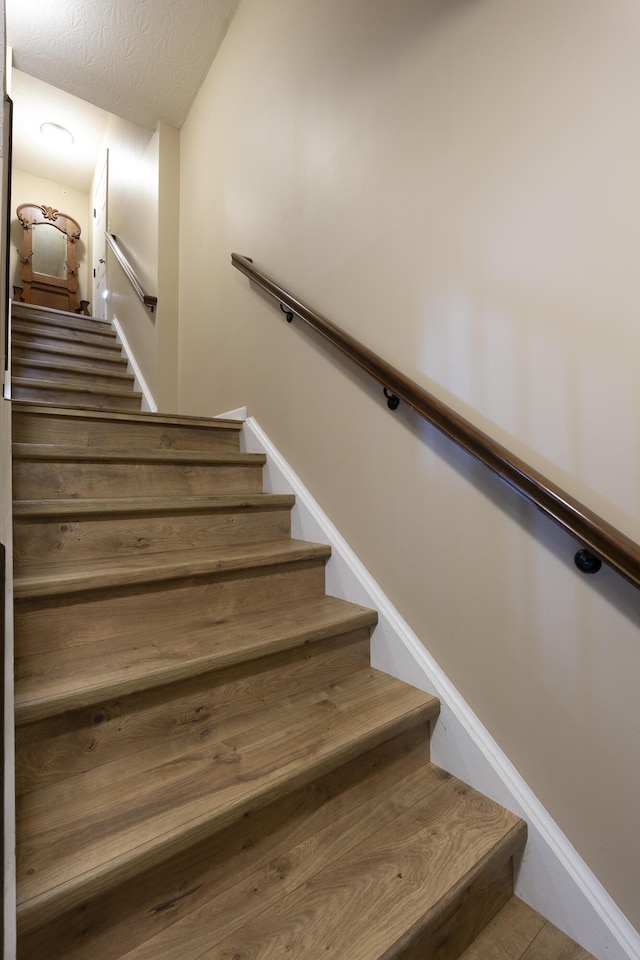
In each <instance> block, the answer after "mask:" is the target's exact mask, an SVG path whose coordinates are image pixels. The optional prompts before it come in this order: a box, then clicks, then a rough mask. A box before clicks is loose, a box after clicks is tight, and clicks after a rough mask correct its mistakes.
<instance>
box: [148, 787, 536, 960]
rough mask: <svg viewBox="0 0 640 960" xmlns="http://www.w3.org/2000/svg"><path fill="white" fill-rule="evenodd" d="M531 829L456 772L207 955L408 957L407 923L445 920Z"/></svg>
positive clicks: (442, 952) (257, 959)
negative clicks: (401, 944) (475, 881)
mask: <svg viewBox="0 0 640 960" xmlns="http://www.w3.org/2000/svg"><path fill="white" fill-rule="evenodd" d="M524 833H525V831H524V827H523V825H522V824H521V823H520V822H519V821H518V819H517V818H516V817H514V816H513V815H512V814H508V813H506V811H504V810H501V809H500V808H498V807H496V805H495V804H492V803H491V801H488V800H486V798H481V797H479V796H478V795H477V794H475V793H474V792H473V791H471V789H470V788H469V787H466V786H465V785H464V784H461V783H460V782H459V781H457V780H455V778H452V779H451V780H449V781H447V782H445V783H444V784H442V785H441V786H440V787H439V788H438V789H437V790H436V791H434V792H432V793H429V794H428V795H427V796H426V797H424V798H421V799H420V800H418V802H417V803H416V804H415V805H413V806H411V807H410V808H409V809H408V810H407V811H406V812H404V813H401V814H400V815H399V816H398V817H396V818H395V819H394V820H393V821H392V822H391V823H390V824H389V826H388V827H387V828H386V829H384V830H380V831H379V832H378V833H376V834H374V835H373V836H372V837H369V838H367V841H366V842H361V843H360V844H358V845H356V846H355V847H353V848H351V849H350V850H349V851H348V855H344V856H342V857H340V858H339V859H337V860H336V861H334V862H333V863H332V864H330V865H329V866H328V867H327V868H326V869H324V870H321V871H319V872H318V873H317V874H315V876H313V877H312V878H311V879H309V880H308V881H307V882H306V883H305V884H304V885H303V886H301V887H299V888H297V889H296V890H295V891H293V892H292V893H291V894H290V895H289V896H288V897H287V898H286V900H282V901H280V902H279V903H278V904H277V905H276V906H275V907H274V908H272V909H270V910H268V911H264V912H262V913H260V914H258V915H257V916H256V917H253V918H251V919H250V920H249V922H248V923H247V924H245V925H243V926H242V927H239V928H238V929H237V930H236V931H235V932H234V933H233V934H232V935H231V936H229V937H226V938H225V939H224V940H221V941H219V942H218V943H215V944H214V945H212V946H211V947H210V948H209V949H208V950H205V951H204V952H203V953H202V954H201V956H202V957H203V958H204V957H206V958H209V960H212V958H216V960H222V958H224V960H227V958H231V957H234V956H237V957H242V958H243V960H267V958H268V960H271V958H276V957H282V956H286V955H287V954H290V955H295V956H296V957H300V958H305V960H306V958H309V960H311V958H312V957H313V958H315V957H321V956H322V957H328V958H331V960H338V958H343V957H349V958H351V960H370V958H372V957H376V958H381V957H385V960H391V958H392V957H398V958H399V957H402V956H403V954H402V952H397V951H396V944H397V943H398V941H400V940H401V939H402V937H403V935H404V933H405V931H406V930H407V928H412V927H414V926H415V925H416V924H417V923H420V922H424V918H425V917H427V916H428V917H429V919H430V921H431V922H432V923H433V924H434V926H435V927H436V928H438V927H439V926H440V925H441V924H440V922H439V921H440V914H441V913H442V912H444V913H445V914H446V913H449V911H450V910H451V904H450V902H449V891H450V890H451V889H452V888H455V889H456V890H457V891H459V892H460V891H464V890H465V889H467V888H468V887H469V886H470V885H471V883H472V880H470V879H469V878H470V877H473V875H474V874H475V873H476V872H477V871H478V865H479V863H481V862H482V861H484V862H485V866H486V865H487V859H490V860H491V861H492V867H491V871H490V872H493V871H494V870H495V872H496V873H497V874H498V875H500V874H502V875H503V876H504V871H503V870H501V869H500V868H501V867H503V866H504V865H505V863H506V864H508V862H509V860H510V858H511V857H512V856H513V854H514V853H515V852H516V851H518V850H519V849H521V847H522V845H523V843H524ZM507 870H508V866H507ZM498 896H499V897H500V896H501V894H500V893H498ZM456 899H457V898H456ZM394 951H396V952H394ZM143 955H144V954H143ZM435 955H436V954H433V953H431V954H430V953H429V952H425V953H423V954H421V956H426V957H429V956H435ZM134 956H135V955H134ZM156 956H157V958H158V960H161V958H162V960H165V958H168V957H169V956H171V954H170V953H166V954H164V955H163V954H162V953H160V952H158V953H157V954H156ZM437 956H439V957H442V958H443V960H449V958H451V960H452V958H453V957H455V956H457V954H456V953H455V947H454V949H453V950H452V951H449V950H448V949H447V945H446V943H445V942H444V941H442V940H441V941H439V953H438V954H437ZM132 960H133V958H132ZM136 960H138V958H137V957H136Z"/></svg>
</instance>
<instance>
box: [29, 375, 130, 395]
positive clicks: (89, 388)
mask: <svg viewBox="0 0 640 960" xmlns="http://www.w3.org/2000/svg"><path fill="white" fill-rule="evenodd" d="M11 386H12V387H23V388H27V387H28V388H29V389H31V390H58V391H60V392H63V391H66V392H67V393H88V394H91V395H92V396H100V397H125V398H127V399H132V400H140V399H142V394H141V393H139V392H138V391H136V390H118V389H114V388H111V389H110V388H109V386H108V385H107V384H104V385H101V386H94V385H93V384H91V383H74V382H72V381H69V380H36V379H35V378H32V377H12V378H11Z"/></svg>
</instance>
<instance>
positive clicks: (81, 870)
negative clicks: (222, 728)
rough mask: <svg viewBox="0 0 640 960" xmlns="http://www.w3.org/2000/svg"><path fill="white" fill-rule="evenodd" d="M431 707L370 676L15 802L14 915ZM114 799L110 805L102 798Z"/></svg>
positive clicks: (100, 881)
mask: <svg viewBox="0 0 640 960" xmlns="http://www.w3.org/2000/svg"><path fill="white" fill-rule="evenodd" d="M435 711H437V701H436V700H435V699H434V698H432V697H429V696H427V695H426V694H423V693H421V692H420V691H418V690H415V689H413V688H411V687H408V686H406V685H405V684H402V683H399V682H398V681H395V680H393V679H392V678H389V677H386V676H384V675H381V674H378V673H376V672H375V671H372V670H370V669H369V670H365V671H361V672H360V673H358V674H354V675H353V676H350V677H348V678H347V679H346V680H345V681H344V682H341V683H337V684H334V685H332V686H331V688H330V689H326V688H322V689H319V690H315V691H311V692H309V691H305V693H304V694H302V695H300V696H298V697H293V698H291V699H290V700H289V699H287V698H284V699H283V700H282V701H281V702H280V704H279V705H278V710H277V715H276V716H275V717H274V718H272V719H270V720H268V721H267V722H265V720H264V717H263V716H262V711H260V710H257V711H256V712H255V714H252V716H251V718H250V721H249V725H248V726H247V727H245V728H243V729H242V730H241V732H240V733H238V734H237V735H231V736H226V737H225V738H224V739H223V740H222V741H220V742H210V741H209V740H208V738H206V737H205V738H203V737H202V735H201V732H200V731H196V734H195V738H194V739H193V742H189V743H185V742H184V740H182V741H179V742H176V743H175V744H173V743H172V744H169V745H168V746H165V745H160V747H159V748H158V747H154V748H152V749H151V750H147V751H142V752H140V753H137V754H135V756H134V757H133V758H126V760H125V761H119V762H116V763H113V764H107V765H105V766H103V767H100V768H99V769H98V770H97V771H91V772H90V774H80V775H78V776H76V777H72V778H70V779H68V780H66V781H64V782H63V783H59V784H55V785H54V786H52V787H47V788H44V789H42V790H38V791H35V792H34V793H32V794H28V795H26V796H25V797H24V798H23V801H22V805H21V809H20V813H19V817H18V822H19V824H20V823H21V822H22V819H23V818H25V817H27V818H28V820H29V822H30V830H31V836H30V838H29V839H25V840H23V842H22V858H21V861H20V864H19V900H20V904H21V906H20V908H19V912H20V914H21V916H22V918H23V921H24V919H25V914H28V913H31V912H32V911H35V912H37V913H38V914H39V915H40V918H41V917H42V915H43V914H44V915H49V916H51V915H52V912H53V913H55V912H58V911H59V910H61V909H63V908H68V907H69V906H71V905H72V904H74V903H77V902H78V901H79V900H80V899H84V898H86V897H87V896H88V895H90V894H91V893H92V892H93V893H97V892H99V891H101V890H104V889H105V888H107V887H108V886H112V885H113V884H116V883H119V882H121V881H122V880H123V879H124V878H125V877H127V876H129V875H131V872H132V871H137V870H140V869H142V868H143V867H148V866H150V865H151V864H153V863H157V862H159V861H160V860H161V859H163V858H166V857H167V856H170V855H172V854H175V853H177V852H178V851H179V850H180V849H182V848H184V846H185V845H187V844H194V843H197V842H199V841H201V840H202V839H204V838H205V837H207V836H210V835H211V834H212V833H214V832H216V831H217V830H219V829H222V828H223V827H225V826H227V825H229V824H231V823H233V822H235V821H236V820H237V819H238V818H239V817H241V816H242V815H243V813H244V812H246V811H247V810H255V809H257V808H259V807H261V806H264V805H265V804H266V803H269V802H271V801H272V800H274V799H275V798H277V797H278V796H279V795H281V794H283V793H285V792H287V791H288V790H291V789H294V788H297V787H299V786H300V785H301V784H303V783H307V782H309V781H310V780H311V779H313V778H314V777H315V776H317V775H319V774H321V773H324V772H326V771H327V770H329V769H331V768H332V767H334V766H336V765H338V764H341V763H346V762H347V761H348V760H349V759H350V758H352V757H355V756H356V755H357V754H358V753H359V752H361V751H362V750H365V749H372V748H373V747H374V746H376V745H377V744H379V743H381V742H383V741H384V740H386V739H389V738H390V737H392V736H395V735H399V734H400V733H401V732H402V731H404V730H407V729H408V728H409V727H411V726H413V725H415V724H417V723H421V722H425V721H426V719H428V718H429V717H430V716H432V715H433V714H434V713H435ZM114 796H115V797H117V801H116V802H114Z"/></svg>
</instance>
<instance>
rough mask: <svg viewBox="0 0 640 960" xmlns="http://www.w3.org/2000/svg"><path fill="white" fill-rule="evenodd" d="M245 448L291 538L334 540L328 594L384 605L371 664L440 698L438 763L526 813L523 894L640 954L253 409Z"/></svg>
mask: <svg viewBox="0 0 640 960" xmlns="http://www.w3.org/2000/svg"><path fill="white" fill-rule="evenodd" d="M239 419H240V418H239ZM242 448H243V449H244V450H246V451H247V452H249V453H265V454H266V455H267V463H266V466H265V469H264V488H265V491H266V492H268V493H294V494H295V496H296V505H295V507H294V509H293V514H292V536H293V537H294V538H296V539H301V540H314V541H316V542H321V543H328V544H330V546H331V550H332V554H331V559H330V560H329V562H328V564H327V571H326V584H327V593H329V594H332V595H333V596H336V597H342V598H344V599H346V600H351V601H354V602H356V603H360V604H363V605H365V606H370V607H374V608H375V609H376V610H377V611H378V617H379V621H378V626H377V627H376V629H375V630H374V632H373V636H372V641H371V660H372V664H373V665H374V666H375V667H377V668H379V669H381V670H384V671H385V672H387V673H389V674H391V675H393V676H396V677H398V678H399V679H402V680H406V681H407V682H408V683H411V684H413V685H414V686H418V687H421V688H422V689H424V690H426V691H427V692H429V693H432V694H434V695H436V696H438V697H439V699H440V701H441V705H442V706H441V712H440V717H439V719H438V720H437V721H436V723H435V725H434V729H433V734H432V738H431V756H432V758H433V761H434V762H435V763H437V764H439V765H440V766H441V767H443V768H445V769H446V770H448V771H449V772H451V773H453V774H454V775H456V776H458V777H460V778H461V779H462V780H464V781H465V782H466V783H469V784H470V785H471V786H473V787H475V788H476V789H477V790H480V791H481V792H482V793H484V794H486V795H487V796H489V797H491V798H492V799H494V800H496V801H497V802H498V803H501V804H503V805H504V806H505V807H508V808H509V809H510V810H512V811H514V812H515V813H517V814H519V815H520V816H521V817H522V818H523V819H524V820H526V822H527V824H528V827H529V835H528V841H527V847H526V852H525V855H524V858H523V861H522V864H521V866H520V869H519V871H518V876H517V880H516V894H517V895H518V896H519V897H521V899H522V900H524V901H525V902H526V903H528V904H529V905H530V906H532V907H533V908H534V909H536V910H538V911H539V912H540V913H541V914H542V915H543V916H545V917H546V918H547V919H548V920H551V922H552V923H554V924H555V925H556V926H558V927H559V928H560V929H561V930H563V931H564V932H565V933H566V934H568V935H569V936H570V937H573V939H574V940H576V941H577V942H578V943H579V944H580V945H581V946H583V947H584V949H585V950H588V951H589V952H590V953H592V954H593V955H594V956H595V957H596V958H597V960H640V936H639V935H638V933H637V931H636V930H634V928H633V927H632V926H631V924H630V923H629V921H628V920H627V919H626V917H625V916H624V915H623V914H622V913H621V911H620V910H619V909H618V907H617V906H616V905H615V903H614V902H613V901H612V900H611V898H610V897H609V895H608V894H607V892H606V891H605V890H604V888H603V887H602V885H601V884H600V883H599V882H598V880H597V879H596V877H595V876H594V875H593V873H592V872H591V870H590V869H589V868H588V866H587V865H586V864H585V862H584V861H583V860H582V858H581V857H580V856H579V854H578V853H577V851H576V850H575V849H574V847H573V846H572V845H571V844H570V843H569V841H568V840H567V838H566V837H565V835H564V834H563V833H562V831H561V830H560V829H559V827H558V826H557V824H556V823H555V822H554V821H553V819H552V818H551V817H550V816H549V814H548V813H547V811H546V810H545V808H544V807H543V806H542V804H541V803H540V802H539V800H538V799H537V798H536V797H535V795H534V794H533V793H532V791H531V790H530V789H529V787H528V786H527V784H526V783H525V782H524V780H523V779H522V777H521V776H520V774H519V773H518V772H517V770H516V769H515V767H514V766H513V765H512V764H511V763H510V761H509V760H508V759H507V757H506V756H505V754H504V753H503V752H502V750H501V749H500V748H499V746H498V744H497V743H496V742H495V740H494V739H493V738H492V737H491V736H490V735H489V733H488V731H487V730H486V729H485V728H484V727H483V726H482V724H481V723H480V721H479V720H478V718H477V717H476V716H475V714H474V713H473V711H472V710H471V709H470V707H469V706H468V704H467V703H466V702H465V701H464V700H463V698H462V697H461V696H460V694H459V692H458V691H457V690H456V688H455V687H454V686H453V684H451V683H450V681H449V680H448V679H447V677H446V676H445V675H444V673H443V672H442V670H441V669H440V668H439V666H438V665H437V663H436V662H435V660H433V658H432V657H431V656H430V655H429V653H428V652H427V651H426V649H425V648H424V646H423V644H422V643H421V642H420V640H419V639H418V637H417V636H416V635H415V633H414V632H413V631H412V630H411V628H410V627H409V625H408V624H407V623H406V622H405V621H404V620H403V618H402V617H401V616H400V614H399V613H398V611H397V610H396V609H395V607H394V606H393V605H392V604H391V603H390V601H389V599H388V597H386V595H385V594H384V593H383V591H382V590H381V589H380V587H379V586H378V584H377V583H376V582H375V580H374V579H373V578H372V577H371V576H370V575H369V573H368V572H367V571H366V570H365V568H364V567H363V565H362V564H361V563H360V561H359V560H358V558H357V557H356V555H355V554H354V552H353V551H352V550H351V548H350V547H349V545H348V544H347V543H346V541H345V540H344V538H343V537H342V536H341V535H340V533H339V532H338V530H337V529H336V528H335V526H334V525H333V523H332V522H331V521H330V520H329V518H328V517H327V515H326V514H325V513H324V511H323V510H322V509H321V508H320V507H319V505H318V504H317V502H316V501H315V500H314V499H313V497H312V496H311V494H310V493H309V491H308V490H307V488H306V487H305V486H304V484H303V483H302V481H301V480H300V478H299V477H298V476H297V474H296V473H295V472H294V471H293V470H292V469H291V468H290V467H289V465H288V463H287V462H286V461H285V460H284V458H283V457H282V456H281V454H280V453H279V452H278V450H277V449H276V448H275V447H274V445H273V444H272V443H271V441H270V440H269V438H268V437H267V435H266V434H265V433H264V431H263V430H262V429H261V427H260V426H259V424H258V423H257V421H256V420H255V419H254V418H253V417H250V418H249V419H246V420H245V425H244V427H243V432H242Z"/></svg>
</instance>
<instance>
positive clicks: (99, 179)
mask: <svg viewBox="0 0 640 960" xmlns="http://www.w3.org/2000/svg"><path fill="white" fill-rule="evenodd" d="M108 174H109V151H108V150H105V154H104V159H103V161H102V168H101V169H100V171H99V173H98V175H97V176H96V181H95V184H96V186H95V190H94V191H93V303H92V304H91V315H92V316H94V317H99V318H100V319H101V320H106V318H107V304H106V302H105V299H104V297H103V293H104V291H105V290H106V289H107V242H106V240H105V239H104V232H105V230H106V229H107V193H108V190H107V187H108V182H109V175H108Z"/></svg>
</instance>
